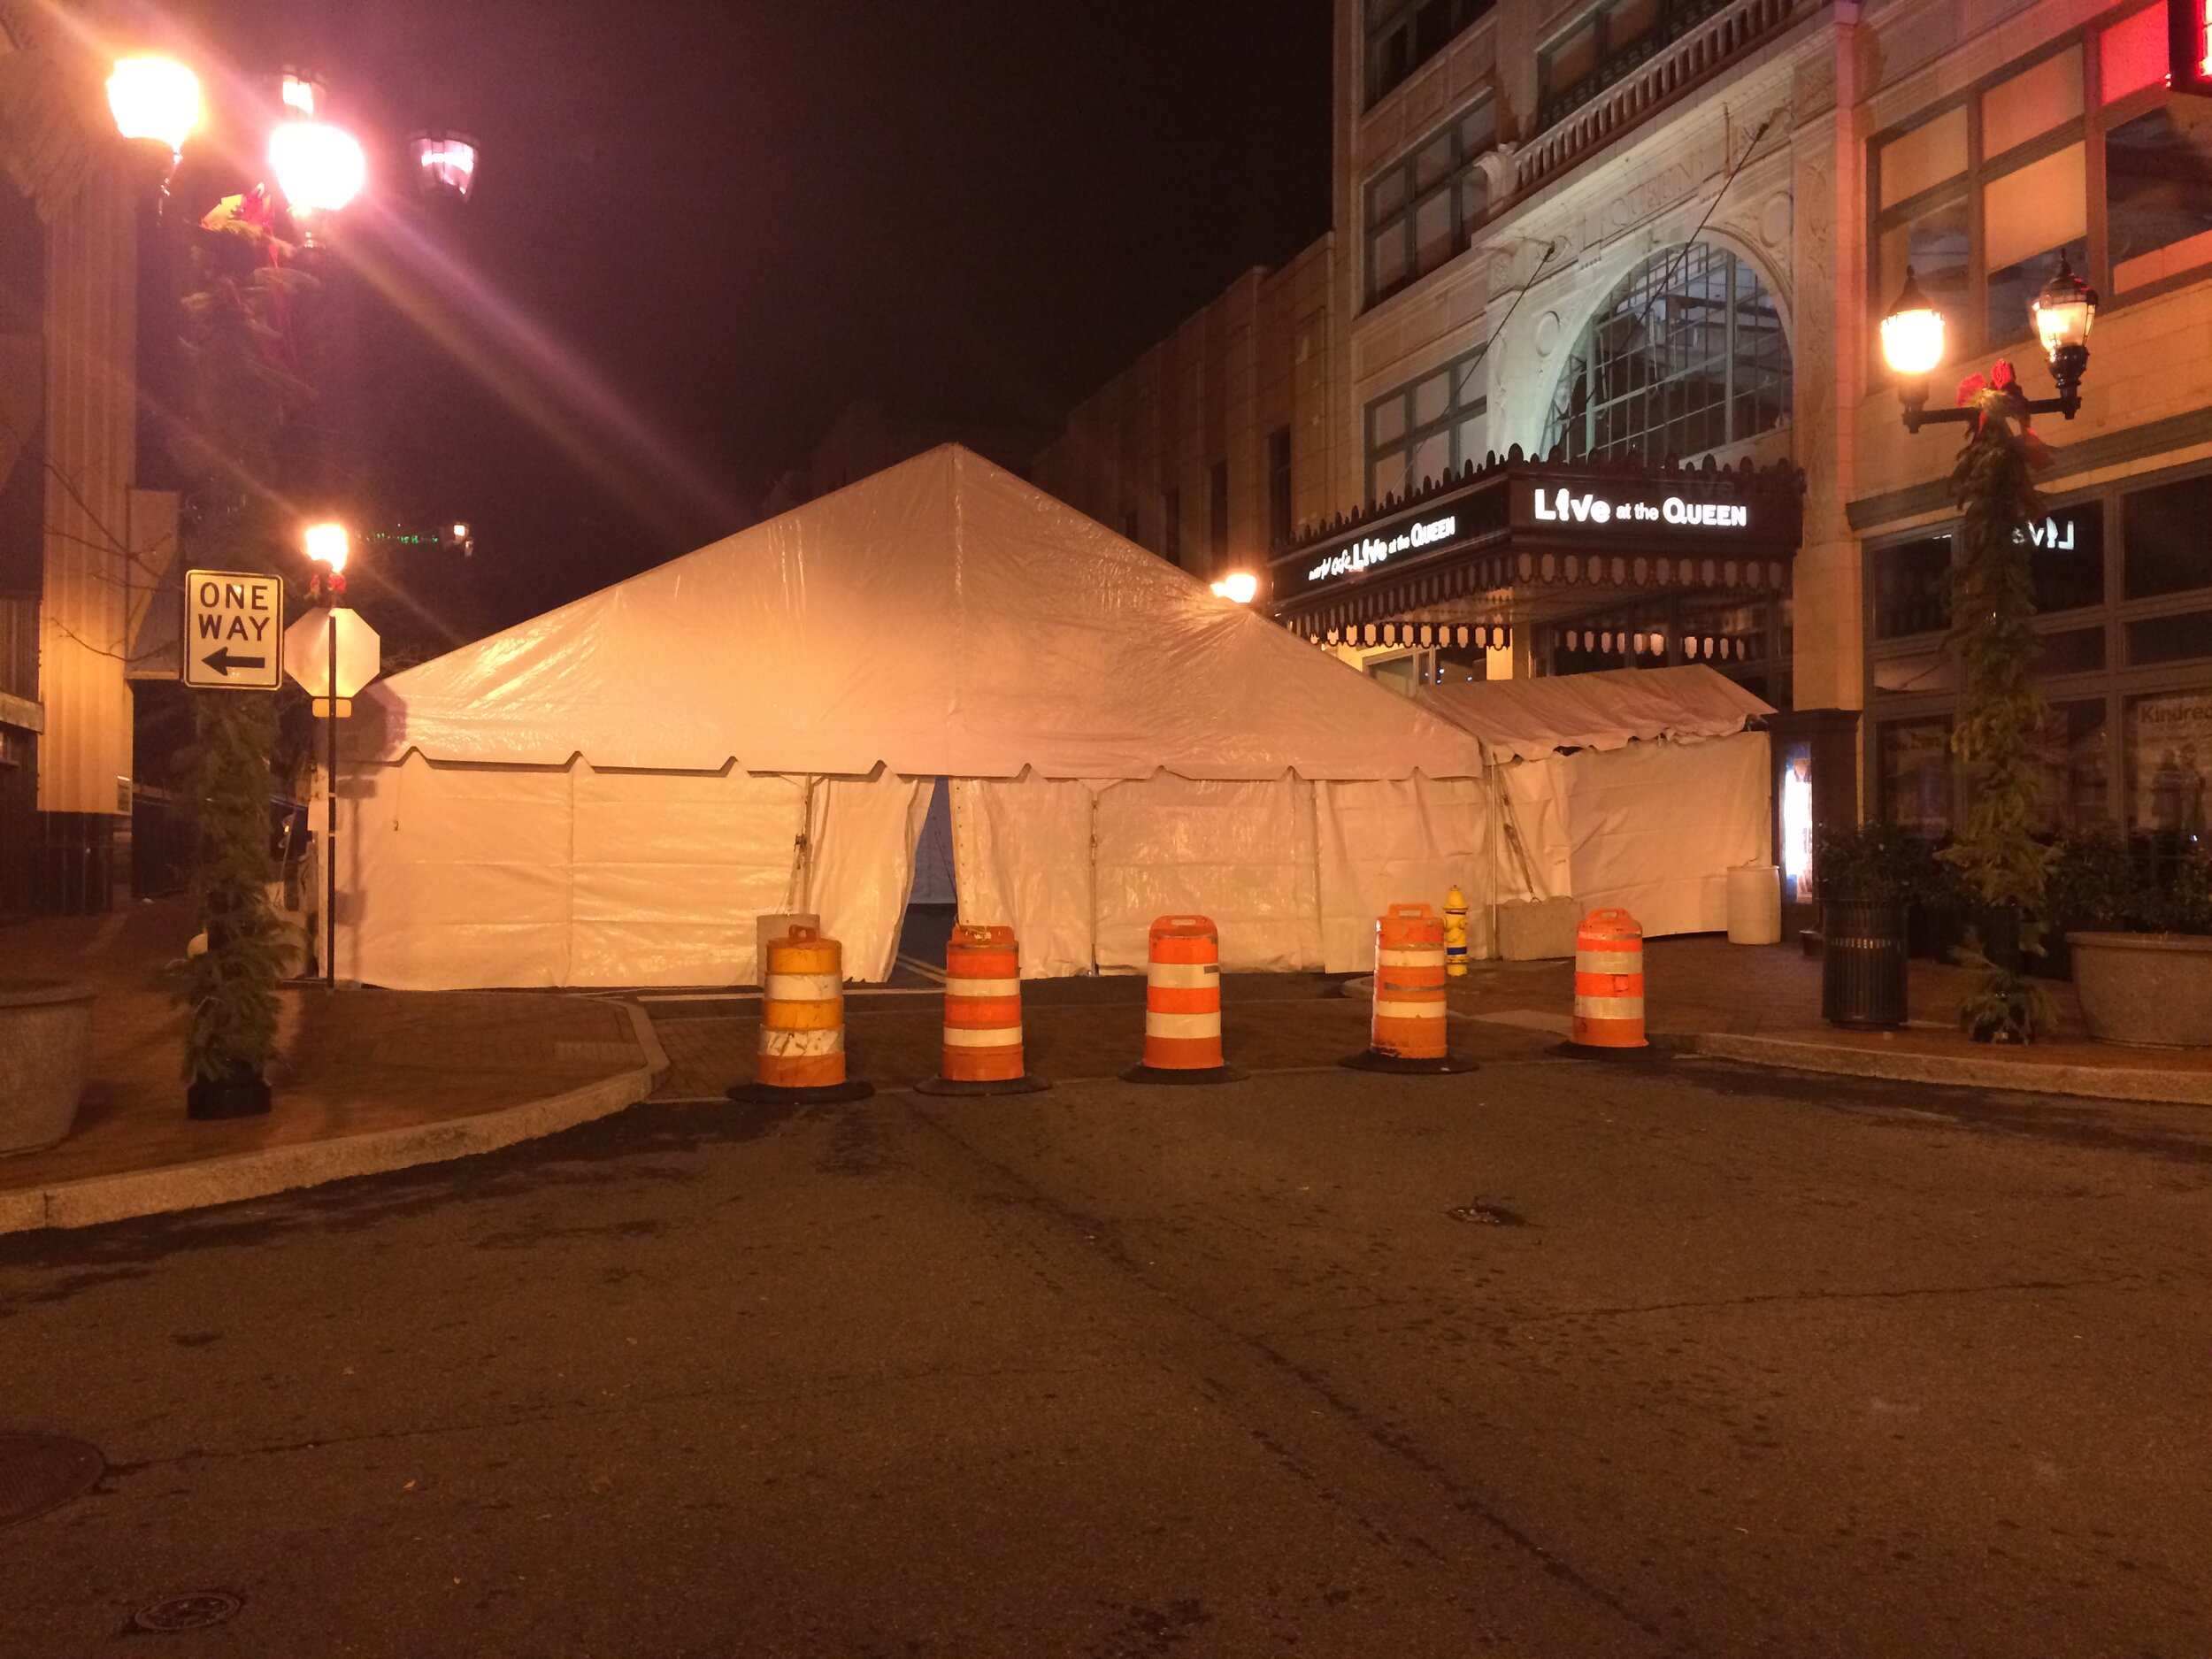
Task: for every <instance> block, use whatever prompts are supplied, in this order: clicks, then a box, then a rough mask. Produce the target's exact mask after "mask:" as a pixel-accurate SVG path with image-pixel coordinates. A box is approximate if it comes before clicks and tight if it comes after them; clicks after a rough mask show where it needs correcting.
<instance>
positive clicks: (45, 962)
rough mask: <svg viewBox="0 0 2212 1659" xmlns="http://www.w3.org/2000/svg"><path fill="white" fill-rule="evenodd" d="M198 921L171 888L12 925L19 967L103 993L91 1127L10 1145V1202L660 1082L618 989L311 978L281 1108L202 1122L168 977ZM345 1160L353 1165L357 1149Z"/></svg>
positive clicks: (6, 936) (293, 1000) (279, 1069)
mask: <svg viewBox="0 0 2212 1659" xmlns="http://www.w3.org/2000/svg"><path fill="white" fill-rule="evenodd" d="M190 931H191V929H190V924H189V921H188V918H187V913H186V910H185V907H184V906H183V905H182V904H181V903H180V902H169V901H165V902H159V903H154V904H143V905H136V906H134V907H132V908H131V909H130V910H125V911H120V912H118V913H117V914H115V915H113V916H111V917H107V918H98V917H88V918H39V919H37V920H35V921H31V922H25V923H20V924H16V925H12V926H8V927H5V928H0V961H4V962H5V963H6V964H7V969H8V971H9V972H13V973H17V974H32V975H61V976H65V977H68V978H74V979H87V980H89V981H90V982H91V983H92V984H93V985H94V986H95V987H96V988H97V990H98V992H99V999H98V1001H97V1002H96V1003H95V1005H94V1010H93V1052H92V1075H91V1079H90V1082H89V1084H88V1087H87V1089H86V1092H85V1096H84V1101H83V1104H82V1105H81V1108H80V1110H79V1111H78V1114H77V1121H76V1125H75V1128H74V1129H73V1132H72V1133H71V1134H70V1136H69V1138H68V1139H67V1140H65V1141H63V1142H62V1143H61V1144H60V1145H59V1146H58V1147H53V1148H48V1149H47V1150H45V1151H43V1152H30V1153H20V1154H18V1155H16V1156H12V1157H0V1208H4V1207H6V1204H7V1201H8V1200H9V1199H11V1198H14V1199H17V1200H19V1201H20V1200H22V1199H24V1198H25V1197H26V1196H27V1195H31V1194H36V1193H38V1192H40V1191H42V1190H43V1191H52V1190H54V1189H57V1188H59V1187H65V1186H68V1185H70V1184H73V1183H87V1182H97V1181H99V1180H100V1179H102V1178H111V1177H119V1176H147V1175H150V1174H152V1175H157V1174H159V1173H160V1172H161V1171H189V1170H195V1169H200V1168H202V1166H205V1168H208V1169H213V1168H217V1167H223V1168H227V1169H233V1170H236V1169H240V1168H241V1167H242V1166H250V1165H251V1164H252V1163H253V1161H254V1159H255V1156H256V1155H265V1154H274V1153H282V1154H284V1155H285V1157H284V1162H285V1164H286V1166H287V1167H288V1168H295V1169H305V1168H308V1167H309V1165H308V1164H306V1163H305V1162H303V1156H302V1155H303V1154H304V1153H307V1152H310V1151H311V1150H312V1149H313V1148H317V1147H319V1146H326V1145H329V1144H331V1143H334V1142H349V1141H358V1142H361V1143H363V1144H367V1143H369V1142H371V1141H378V1140H381V1141H383V1142H384V1143H385V1144H391V1143H393V1142H394V1141H395V1140H403V1139H404V1137H405V1135H406V1134H407V1133H408V1132H411V1131H442V1130H444V1129H448V1128H453V1127H454V1126H457V1125H466V1124H467V1123H468V1122H469V1121H470V1120H472V1119H483V1118H486V1117H487V1115H488V1114H499V1113H505V1112H511V1111H513V1110H516V1109H519V1108H524V1107H527V1106H530V1105H533V1104H534V1103H538V1102H552V1101H557V1100H561V1099H565V1098H567V1099H572V1100H573V1101H574V1102H575V1103H576V1104H577V1105H578V1106H579V1107H581V1106H582V1105H583V1104H586V1103H588V1102H584V1101H583V1100H582V1099H581V1098H580V1097H581V1096H583V1095H587V1094H591V1093H592V1092H593V1091H594V1090H600V1091H601V1092H603V1093H604V1094H606V1095H607V1097H608V1098H613V1097H614V1095H615V1094H618V1093H619V1092H620V1090H619V1087H618V1085H619V1084H620V1083H621V1080H622V1079H632V1080H633V1084H634V1087H632V1088H631V1090H630V1091H629V1092H630V1098H632V1099H635V1098H639V1097H641V1096H642V1095H643V1094H644V1093H645V1092H646V1089H647V1087H649V1084H648V1083H646V1082H645V1081H644V1074H645V1073H646V1071H647V1069H648V1067H649V1064H650V1063H651V1061H652V1059H653V1058H654V1057H655V1056H652V1055H651V1054H649V1050H648V1049H647V1048H646V1047H645V1046H644V1045H643V1044H641V1041H640V1040H639V1036H638V1033H637V1032H636V1031H635V1030H634V1026H633V1024H632V1021H631V1018H630V1017H629V1015H628V1013H627V1012H626V1010H624V1009H623V1008H622V1007H621V1006H620V1005H618V1003H615V1002H608V1001H603V1000H599V999H594V998H586V997H574V996H562V995H543V994H534V993H529V992H449V993H433V994H411V993H403V992H390V991H373V990H341V991H338V992H335V993H331V992H325V991H322V990H320V989H315V988H308V989H299V990H287V991H284V992H283V993H281V994H280V995H281V1000H282V1004H283V1008H282V1014H281V1018H280V1024H279V1028H278V1045H279V1057H278V1058H277V1060H276V1061H275V1062H274V1063H273V1064H272V1065H271V1066H270V1068H269V1072H268V1076H269V1081H270V1085H271V1087H272V1088H273V1091H274V1094H275V1104H274V1110H272V1111H271V1112H270V1113H269V1114H268V1116H266V1117H264V1118H242V1119H237V1120H234V1121H230V1122H220V1123H196V1122H194V1121H192V1120H191V1119H190V1118H187V1117H186V1116H185V1114H184V1083H183V1080H182V1078H181V1075H180V1068H181V1064H182V1057H183V1025H184V1016H183V1012H182V1010H180V1009H179V1008H178V1007H177V1006H176V1005H175V1004H174V1003H173V1002H172V1001H171V1000H170V994H169V985H168V979H167V964H170V963H172V962H173V961H174V960H176V959H177V958H178V957H180V956H182V955H183V952H184V946H185V942H186V941H187V939H188V937H189V934H190ZM614 1103H615V1104H617V1105H619V1104H623V1103H626V1102H622V1101H620V1100H618V1099H617V1100H615V1102H614ZM510 1138H511V1137H510ZM435 1144H440V1145H450V1146H451V1148H452V1150H450V1151H446V1152H442V1153H439V1152H434V1151H426V1152H425V1153H424V1156H418V1157H414V1158H411V1159H410V1160H408V1161H410V1162H422V1161H425V1159H426V1157H427V1156H453V1153H454V1152H455V1151H461V1150H468V1149H471V1143H470V1137H469V1136H467V1135H465V1134H463V1133H460V1132H459V1130H458V1129H457V1128H456V1129H455V1133H452V1134H450V1135H446V1136H443V1137H442V1139H441V1140H439V1141H436V1142H435ZM334 1167H335V1170H336V1172H338V1173H351V1172H353V1171H352V1169H351V1168H349V1167H345V1166H344V1165H343V1164H342V1162H341V1163H340V1164H338V1165H336V1166H334ZM286 1184H296V1183H290V1182H288V1183H286ZM262 1190H273V1189H272V1188H269V1187H263V1188H262ZM231 1195H233V1196H240V1195H243V1194H231ZM203 1202H205V1201H203Z"/></svg>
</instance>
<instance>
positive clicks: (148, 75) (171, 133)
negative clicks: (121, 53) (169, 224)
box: [107, 58, 200, 197]
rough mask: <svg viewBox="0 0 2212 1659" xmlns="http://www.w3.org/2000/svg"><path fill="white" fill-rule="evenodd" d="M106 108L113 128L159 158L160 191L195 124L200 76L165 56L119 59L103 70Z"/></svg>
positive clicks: (197, 121)
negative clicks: (105, 82)
mask: <svg viewBox="0 0 2212 1659" xmlns="http://www.w3.org/2000/svg"><path fill="white" fill-rule="evenodd" d="M107 90H108V112H109V113H110V114H111V115H112V116H113V117H114V118H115V130H116V131H117V132H119V133H120V134H122V135H123V136H124V137H125V138H127V139H129V140H130V141H132V142H134V143H139V144H143V145H145V146H146V147H147V148H148V150H149V152H150V153H153V154H156V155H157V156H165V159H163V160H161V164H160V166H161V194H162V196H164V197H166V196H168V194H169V180H170V178H171V177H172V176H173V174H174V173H175V172H176V169H177V162H178V160H179V159H180V157H182V156H183V154H184V141H185V140H186V139H188V138H189V137H191V135H192V129H193V128H195V127H197V126H198V125H199V124H200V78H199V76H197V75H196V74H194V73H192V72H191V71H190V70H189V69H187V68H186V67H185V66H184V65H182V64H180V63H177V62H174V61H173V60H172V59H170V58H118V59H116V62H115V65H114V67H113V68H112V69H111V71H110V72H109V73H108V81H107Z"/></svg>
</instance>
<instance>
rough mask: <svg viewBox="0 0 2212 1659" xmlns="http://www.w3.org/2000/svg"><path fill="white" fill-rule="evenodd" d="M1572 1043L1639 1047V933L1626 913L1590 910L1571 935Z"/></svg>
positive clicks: (1641, 957) (1641, 953) (1641, 950)
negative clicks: (1573, 1008)
mask: <svg viewBox="0 0 2212 1659" xmlns="http://www.w3.org/2000/svg"><path fill="white" fill-rule="evenodd" d="M1574 1041H1576V1042H1578V1043H1579V1044H1580V1045H1581V1046H1582V1047H1584V1048H1644V1047H1647V1044H1646V1043H1645V1041H1644V930H1643V929H1642V928H1641V927H1639V926H1637V925H1636V918H1634V917H1632V916H1631V915H1630V914H1629V913H1628V912H1627V911H1626V910H1592V911H1591V912H1590V913H1589V914H1588V915H1587V916H1586V917H1584V918H1582V926H1581V927H1580V928H1579V929H1578V931H1577V932H1576V933H1575V1020H1574Z"/></svg>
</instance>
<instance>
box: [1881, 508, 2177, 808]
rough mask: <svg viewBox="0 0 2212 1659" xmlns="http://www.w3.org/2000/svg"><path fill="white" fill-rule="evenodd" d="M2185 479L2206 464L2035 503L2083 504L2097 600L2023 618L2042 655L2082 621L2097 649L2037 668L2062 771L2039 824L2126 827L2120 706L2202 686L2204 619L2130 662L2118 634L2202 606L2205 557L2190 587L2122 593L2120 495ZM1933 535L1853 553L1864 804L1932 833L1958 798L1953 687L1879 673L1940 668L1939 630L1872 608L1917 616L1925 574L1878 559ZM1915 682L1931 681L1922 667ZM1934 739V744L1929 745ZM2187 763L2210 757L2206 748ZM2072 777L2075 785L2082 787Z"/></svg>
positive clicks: (2137, 781) (2124, 545)
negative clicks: (2101, 821) (1899, 572)
mask: <svg viewBox="0 0 2212 1659" xmlns="http://www.w3.org/2000/svg"><path fill="white" fill-rule="evenodd" d="M2192 479H2198V480H2212V472H2206V471H2205V470H2203V469H2196V470H2193V471H2192V470H2190V469H2179V470H2177V471H2174V472H2163V473H2159V474H2156V475H2143V476H2138V477H2135V478H2131V479H2126V480H2119V481H2117V482H2116V483H2115V484H2113V485H2110V486H2108V487H2106V488H2103V489H2101V490H2097V491H2092V492H2086V493H2083V494H2078V495H2067V496H2063V497H2055V498H2054V499H2053V500H2052V501H2050V502H2049V503H2047V510H2048V511H2050V512H2052V513H2054V514H2057V515H2065V514H2068V513H2078V512H2081V511H2085V510H2088V509H2093V510H2095V511H2097V512H2098V513H2099V514H2100V515H2101V554H2100V557H2101V560H2102V565H2103V570H2102V580H2101V593H2102V595H2103V596H2102V598H2101V599H2100V600H2098V601H2096V602H2094V603H2088V604H2082V605H2073V606H2070V607H2068V608H2067V609H2064V610H2047V611H2039V613H2038V615H2037V618H2036V625H2035V626H2036V632H2037V634H2039V636H2041V638H2042V639H2043V641H2045V644H2044V649H2045V651H2046V653H2047V654H2049V653H2052V652H2053V648H2054V646H2062V645H2064V644H2066V643H2067V642H2069V641H2072V640H2074V639H2076V638H2078V636H2080V635H2082V634H2085V633H2087V632H2090V631H2092V630H2094V631H2095V632H2096V634H2098V635H2099V637H2100V643H2101V649H2099V650H2097V651H2096V652H2094V653H2093V655H2094V657H2097V658H2098V659H2100V660H2101V666H2094V667H2087V668H2083V669H2080V670H2078V671H2075V672H2049V671H2047V672H2043V673H2041V674H2039V683H2040V685H2041V687H2042V690H2043V693H2044V695H2045V697H2046V699H2047V702H2048V703H2049V704H2050V707H2051V710H2052V722H2051V726H2050V728H2049V731H2048V733H2047V745H2048V753H2049V755H2050V757H2052V758H2053V759H2054V760H2055V763H2056V764H2058V765H2060V766H2062V767H2063V768H2064V771H2063V772H2062V774H2058V773H2055V775H2054V776H2053V779H2052V787H2051V789H2050V792H2049V794H2048V795H2047V797H2046V798H2047V802H2048V803H2050V810H2049V811H2048V812H2047V822H2046V823H2045V825H2044V827H2045V828H2046V829H2056V828H2065V827H2068V826H2070V825H2073V824H2077V823H2079V822H2081V821H2083V820H2084V819H2085V818H2090V819H2093V818H2110V819H2111V820H2113V821H2115V822H2116V823H2117V824H2119V825H2120V826H2122V827H2124V828H2131V827H2140V822H2139V820H2140V817H2141V815H2142V814H2143V812H2145V811H2146V810H2147V807H2146V805H2145V803H2146V802H2147V800H2148V798H2149V795H2148V793H2147V792H2148V791H2149V790H2150V789H2151V788H2152V787H2153V784H2152V781H2151V780H2148V779H2147V778H2144V777H2141V776H2139V775H2137V774H2136V773H2135V772H2131V770H2130V767H2129V764H2128V763H2129V755H2128V746H2129V742H2130V737H2131V733H2130V727H2129V722H2130V720H2131V717H2132V711H2133V710H2134V709H2135V708H2136V706H2137V705H2138V704H2139V703H2141V702H2143V701H2144V700H2146V699H2148V698H2154V697H2171V696H2174V695H2193V694H2212V626H2207V627H2204V628H2201V629H2191V633H2192V635H2193V639H2194V640H2195V641H2200V651H2199V652H2198V654H2197V655H2196V656H2195V657H2191V658H2177V659H2174V660H2166V661H2155V662H2140V663H2138V662H2134V661H2131V657H2130V654H2129V645H2130V640H2131V633H2130V630H2131V629H2132V628H2138V627H2139V626H2141V625H2143V624H2145V623H2150V624H2166V625H2168V626H2173V625H2175V624H2177V623H2180V624H2181V626H2187V624H2186V623H2185V621H2183V619H2185V618H2189V617H2191V616H2192V615H2193V614H2194V613H2199V612H2207V611H2212V566H2208V567H2207V569H2206V572H2205V579H2206V580H2205V582H2204V584H2203V585H2202V586H2200V587H2197V588H2187V589H2182V590H2178V591H2171V592H2166V593H2161V594H2159V595H2155V596H2151V597H2142V598H2129V597H2127V596H2126V584H2127V580H2128V579H2127V562H2128V557H2129V549H2128V530H2127V522H2128V520H2127V515H2128V510H2129V504H2130V500H2131V497H2139V496H2142V495H2147V494H2148V493H2149V492H2150V491H2153V490H2156V489H2160V488H2165V487H2168V486H2170V485H2173V484H2176V483H2182V482H2186V481H2188V480H2192ZM2139 511H2141V509H2140V508H2139ZM1938 539H1941V540H1949V535H1948V532H1947V529H1946V527H1945V526H1931V527H1929V528H1926V529H1922V530H1918V531H1915V532H1913V533H1910V534H1906V535H1901V536H1893V537H1887V538H1885V539H1884V540H1882V541H1878V542H1875V543H1870V545H1869V546H1868V548H1867V549H1866V553H1865V557H1866V561H1867V565H1868V569H1867V572H1866V580H1865V581H1864V583H1863V592H1864V600H1863V603H1864V607H1865V609H1864V613H1863V626H1864V629H1865V638H1866V640H1867V649H1866V653H1865V705H1864V706H1865V708H1866V710H1867V713H1868V724H1869V727H1870V731H1869V733H1868V741H1867V744H1866V750H1865V765H1866V777H1865V780H1864V783H1865V789H1866V799H1867V800H1868V801H1869V802H1870V803H1871V805H1872V807H1873V810H1875V811H1876V812H1877V813H1878V814H1879V815H1880V816H1882V817H1883V818H1886V820H1887V821H1889V822H1893V823H1899V824H1903V825H1905V826H1907V827H1909V828H1913V829H1915V830H1916V831H1918V832H1920V833H1927V834H1932V835H1933V834H1940V833H1945V832H1946V831H1947V830H1948V829H1949V828H1950V827H1952V826H1953V825H1954V824H1955V818H1956V812H1957V810H1958V806H1959V803H1960V798H1961V792H1962V782H1961V780H1960V779H1959V777H1958V775H1957V769H1956V766H1955V763H1954V762H1953V760H1952V758H1951V756H1950V750H1949V742H1948V733H1949V731H1950V725H1951V721H1952V718H1954V716H1955V712H1956V708H1957V697H1956V694H1955V689H1954V688H1953V687H1952V686H1950V685H1948V684H1943V683H1938V684H1936V685H1935V686H1933V687H1932V688H1927V689H1920V688H1907V689H1902V690H1885V689H1883V687H1882V680H1883V679H1884V676H1885V673H1886V672H1899V671H1904V670H1913V669H1920V668H1923V667H1924V665H1927V664H1941V662H1942V661H1943V660H1944V659H1943V658H1942V657H1941V652H1942V641H1943V634H1944V631H1945V629H1944V626H1943V624H1942V622H1941V621H1940V620H1939V619H1937V620H1933V621H1932V623H1931V625H1930V626H1927V627H1926V628H1925V629H1924V630H1923V631H1921V632H1917V633H1909V632H1903V631H1899V630H1897V629H1895V628H1893V627H1891V626H1889V625H1890V623H1891V622H1892V620H1893V617H1894V615H1895V614H1896V613H1895V612H1892V613H1891V616H1885V614H1884V611H1883V609H1882V607H1883V606H1884V604H1885V603H1888V602H1891V601H1894V600H1896V599H1899V598H1901V599H1902V600H1903V602H1904V603H1905V604H1906V605H1907V606H1909V608H1910V611H1911V613H1912V614H1913V615H1915V616H1916V618H1926V616H1927V612H1928V607H1927V605H1926V604H1925V603H1924V594H1923V590H1924V588H1926V587H1927V581H1926V573H1925V572H1907V573H1905V574H1904V575H1903V576H1902V578H1901V580H1890V575H1891V572H1887V571H1886V568H1885V565H1884V562H1883V561H1884V558H1885V556H1886V555H1892V554H1894V553H1896V552H1898V551H1900V550H1901V549H1913V548H1917V547H1922V546H1924V545H1925V544H1928V543H1930V542H1932V541H1935V540H1938ZM1954 545H1955V544H1954ZM1886 629H1887V631H1886ZM2046 660H2048V657H2047V659H2046ZM1918 678H1919V679H1922V680H1938V681H1939V680H1940V677H1939V676H1938V675H1936V674H1933V673H1930V672H1922V673H1920V674H1919V675H1918ZM1938 735H1939V736H1940V738H1941V741H1940V742H1938V741H1936V738H1937V736H1938ZM2200 760H2201V761H2202V762H2204V763H2206V764H2212V757H2200ZM1893 763H1894V764H1893ZM2200 775H2202V770H2201V768H2200ZM2085 779H2086V780H2089V785H2088V787H2085V783H2084V780H2085ZM2199 833H2201V831H2200V832H2199Z"/></svg>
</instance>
